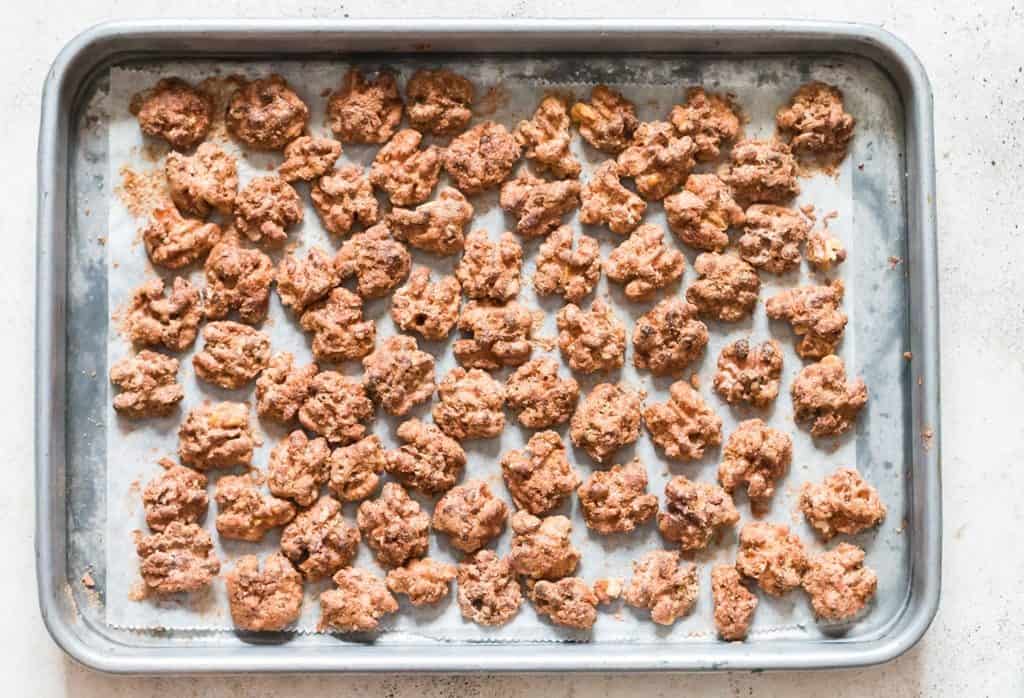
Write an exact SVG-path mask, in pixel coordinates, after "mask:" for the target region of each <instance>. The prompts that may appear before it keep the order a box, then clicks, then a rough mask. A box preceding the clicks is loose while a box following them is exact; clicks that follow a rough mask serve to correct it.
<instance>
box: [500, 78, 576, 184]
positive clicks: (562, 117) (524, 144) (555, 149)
mask: <svg viewBox="0 0 1024 698" xmlns="http://www.w3.org/2000/svg"><path fill="white" fill-rule="evenodd" d="M515 138H516V143H518V144H519V147H520V148H522V149H523V151H524V152H523V155H524V157H526V159H528V160H533V161H534V162H535V163H536V165H537V167H538V169H541V170H546V171H549V172H551V174H552V175H554V176H555V177H557V178H559V179H566V178H569V179H572V178H575V177H579V176H580V169H581V167H580V163H579V160H577V159H576V157H575V156H574V155H573V154H572V150H571V149H570V146H571V145H572V135H571V134H570V133H569V111H568V107H567V106H566V104H565V101H564V100H562V99H561V98H559V97H545V98H544V99H543V100H542V101H541V103H540V104H539V105H538V106H537V111H535V112H534V113H533V119H531V120H530V121H520V122H519V125H518V126H516V132H515Z"/></svg>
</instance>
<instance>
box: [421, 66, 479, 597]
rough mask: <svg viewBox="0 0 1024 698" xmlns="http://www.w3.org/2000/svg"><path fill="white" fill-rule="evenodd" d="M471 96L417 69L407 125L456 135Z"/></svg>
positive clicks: (469, 86)
mask: <svg viewBox="0 0 1024 698" xmlns="http://www.w3.org/2000/svg"><path fill="white" fill-rule="evenodd" d="M473 96H474V91H473V83H471V82H470V81H469V80H467V79H466V78H464V77H462V76H461V75H459V74H457V73H453V72H452V71H450V70H445V69H443V68H441V69H438V70H423V69H421V70H417V71H416V72H415V73H413V75H412V77H411V78H409V82H407V83H406V85H405V97H406V99H407V100H408V102H409V106H408V107H407V109H406V111H407V113H408V114H409V123H410V124H412V127H413V128H415V129H417V130H420V131H423V132H424V133H433V134H436V135H442V136H443V135H451V134H455V133H458V132H459V131H461V130H462V129H464V128H466V126H467V125H468V124H469V120H470V119H471V118H472V117H473V112H472V111H470V105H471V104H472V103H473ZM414 603H415V602H414ZM416 605H418V604H416Z"/></svg>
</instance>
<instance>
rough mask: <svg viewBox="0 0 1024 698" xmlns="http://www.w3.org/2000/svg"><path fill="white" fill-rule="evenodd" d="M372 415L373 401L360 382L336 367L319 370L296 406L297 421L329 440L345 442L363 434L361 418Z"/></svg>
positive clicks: (364, 427) (363, 426)
mask: <svg viewBox="0 0 1024 698" xmlns="http://www.w3.org/2000/svg"><path fill="white" fill-rule="evenodd" d="M372 418H373V403H372V402H370V398H369V397H368V396H367V395H366V388H365V386H363V384H362V383H361V382H359V381H358V380H356V379H355V378H352V377H351V376H345V375H342V374H340V373H338V372H337V371H321V372H320V373H318V374H317V375H316V376H315V377H314V378H313V382H312V383H311V385H310V391H309V397H308V398H306V401H305V402H304V403H302V407H300V408H299V422H300V423H301V424H302V426H304V427H305V428H306V429H309V430H310V431H311V432H313V433H314V434H319V435H320V436H322V437H324V438H325V439H327V440H328V441H329V442H331V443H332V444H341V445H342V446H347V445H348V444H350V443H353V442H355V441H358V440H359V439H361V438H363V436H364V435H365V434H366V426H365V424H363V423H364V422H368V421H369V420H370V419H372Z"/></svg>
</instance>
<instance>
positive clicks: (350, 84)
mask: <svg viewBox="0 0 1024 698" xmlns="http://www.w3.org/2000/svg"><path fill="white" fill-rule="evenodd" d="M401 121H402V97H401V96H400V95H399V94H398V83H396V82H395V76H394V75H392V74H391V73H388V72H386V71H381V72H379V73H378V74H377V79H376V80H367V79H366V78H364V77H363V74H362V73H360V72H359V71H358V70H356V69H354V68H353V69H351V70H349V71H348V72H347V73H345V77H343V78H342V79H341V85H340V86H339V87H338V89H337V90H335V91H334V92H332V93H331V96H330V97H329V98H328V101H327V124H328V125H329V126H330V127H331V130H332V131H334V133H335V135H337V136H338V139H339V140H341V141H342V142H343V143H384V142H386V141H387V140H388V139H389V138H391V134H393V133H394V132H395V129H396V128H398V124H399V123H400V122H401Z"/></svg>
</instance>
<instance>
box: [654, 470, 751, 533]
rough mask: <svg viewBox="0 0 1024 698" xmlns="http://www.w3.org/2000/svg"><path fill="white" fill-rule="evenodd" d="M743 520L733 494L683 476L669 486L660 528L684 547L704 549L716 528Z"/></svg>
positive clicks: (659, 521)
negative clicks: (733, 500)
mask: <svg viewBox="0 0 1024 698" xmlns="http://www.w3.org/2000/svg"><path fill="white" fill-rule="evenodd" d="M739 520H740V514H739V512H738V511H736V506H735V505H734V504H733V502H732V497H730V496H729V495H728V494H727V493H726V491H725V490H723V489H722V488H721V487H719V486H718V485H715V484H712V483H710V482H691V481H690V480H687V479H686V478H685V477H683V476H682V475H677V476H676V477H674V478H672V479H671V480H669V482H668V484H667V485H665V511H662V512H658V530H659V531H661V535H662V536H663V537H664V538H665V540H668V541H672V542H674V543H678V544H679V547H680V548H681V549H682V550H687V551H689V550H703V549H704V548H706V547H708V544H709V543H711V539H712V538H713V537H714V535H715V531H717V530H718V529H719V528H723V527H726V526H732V525H734V524H735V523H736V522H737V521H739Z"/></svg>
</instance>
